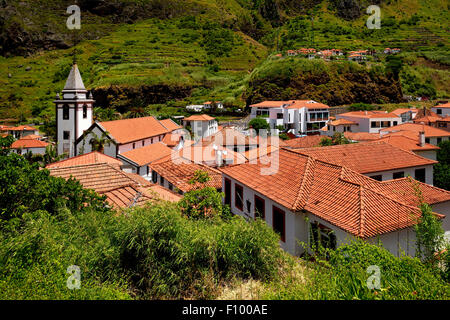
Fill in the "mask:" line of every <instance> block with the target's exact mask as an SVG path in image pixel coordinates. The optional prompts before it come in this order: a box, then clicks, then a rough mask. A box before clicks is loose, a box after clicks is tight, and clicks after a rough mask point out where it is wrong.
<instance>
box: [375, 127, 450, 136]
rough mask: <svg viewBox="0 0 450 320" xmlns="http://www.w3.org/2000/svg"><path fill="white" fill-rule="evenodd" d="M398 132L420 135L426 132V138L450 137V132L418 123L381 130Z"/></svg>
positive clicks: (382, 130)
mask: <svg viewBox="0 0 450 320" xmlns="http://www.w3.org/2000/svg"><path fill="white" fill-rule="evenodd" d="M397 131H412V132H415V133H416V134H418V133H419V132H422V131H423V132H425V137H427V138H428V137H430V138H431V137H450V132H448V131H445V130H442V129H439V128H434V127H431V126H427V125H425V124H418V123H403V124H399V125H397V126H393V127H389V128H384V129H381V130H380V132H385V133H386V132H391V133H393V132H397Z"/></svg>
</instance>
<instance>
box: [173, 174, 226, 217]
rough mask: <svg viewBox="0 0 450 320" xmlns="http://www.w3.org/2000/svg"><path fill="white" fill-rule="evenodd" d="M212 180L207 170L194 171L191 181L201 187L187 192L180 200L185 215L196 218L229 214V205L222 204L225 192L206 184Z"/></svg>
mask: <svg viewBox="0 0 450 320" xmlns="http://www.w3.org/2000/svg"><path fill="white" fill-rule="evenodd" d="M210 180H211V177H210V176H209V175H208V173H207V172H205V171H202V170H197V171H196V172H195V173H194V177H193V178H192V179H191V180H189V183H190V184H192V185H198V186H199V188H196V189H194V190H191V191H188V192H186V193H185V194H184V197H183V199H182V200H180V202H179V206H180V208H181V212H182V213H183V214H184V215H186V216H187V217H189V218H194V219H205V218H213V217H217V216H218V217H223V218H225V217H226V216H229V209H228V206H223V205H222V198H223V197H224V194H223V193H222V192H218V191H217V190H216V189H215V188H214V187H208V186H206V183H208V181H210Z"/></svg>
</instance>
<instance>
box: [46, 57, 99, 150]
mask: <svg viewBox="0 0 450 320" xmlns="http://www.w3.org/2000/svg"><path fill="white" fill-rule="evenodd" d="M87 94H88V91H87V90H86V88H85V87H84V84H83V80H82V79H81V75H80V71H79V70H78V66H77V64H76V63H75V64H74V65H73V67H72V70H70V74H69V77H68V78H67V81H66V85H65V86H64V89H63V91H62V97H60V95H59V93H58V94H56V100H55V101H54V103H55V106H56V143H57V146H58V154H63V153H66V154H67V155H68V157H69V158H71V157H74V156H76V154H77V150H76V147H75V140H76V139H78V138H79V137H80V136H81V135H82V134H83V131H84V130H86V129H88V128H89V127H90V126H91V125H92V117H93V114H92V112H93V105H94V101H95V100H93V99H92V93H90V94H89V97H88V96H87Z"/></svg>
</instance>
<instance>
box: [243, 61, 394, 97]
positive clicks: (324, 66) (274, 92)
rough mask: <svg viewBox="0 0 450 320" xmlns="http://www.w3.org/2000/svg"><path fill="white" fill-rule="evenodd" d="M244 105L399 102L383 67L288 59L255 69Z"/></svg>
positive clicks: (392, 79)
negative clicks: (304, 101)
mask: <svg viewBox="0 0 450 320" xmlns="http://www.w3.org/2000/svg"><path fill="white" fill-rule="evenodd" d="M245 97H246V102H247V104H252V103H258V102H260V101H263V100H272V99H273V100H289V99H313V100H316V101H320V102H323V103H327V104H329V105H331V106H336V105H342V104H351V103H353V102H354V101H359V102H365V103H387V102H401V101H402V90H401V86H400V83H399V81H398V80H395V79H394V77H393V75H392V74H389V73H388V72H387V71H386V70H385V68H384V67H383V66H380V65H373V66H369V67H365V66H361V65H358V64H356V63H352V62H347V61H342V62H325V61H322V60H307V59H296V58H288V59H283V60H278V59H277V60H273V61H270V60H269V61H268V62H266V63H264V64H263V65H261V66H260V67H258V68H256V69H255V70H254V71H253V73H252V75H251V77H250V80H249V84H248V88H247V91H246V93H245Z"/></svg>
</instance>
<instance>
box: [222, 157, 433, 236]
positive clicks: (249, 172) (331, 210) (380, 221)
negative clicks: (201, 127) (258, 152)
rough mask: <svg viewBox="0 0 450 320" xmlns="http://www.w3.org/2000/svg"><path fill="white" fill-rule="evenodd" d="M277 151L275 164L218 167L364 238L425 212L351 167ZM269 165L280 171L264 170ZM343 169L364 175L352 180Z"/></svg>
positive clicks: (403, 224)
mask: <svg viewBox="0 0 450 320" xmlns="http://www.w3.org/2000/svg"><path fill="white" fill-rule="evenodd" d="M276 153H278V156H276V155H275V156H274V157H273V161H275V162H276V164H274V163H272V162H269V164H268V165H264V164H262V163H261V162H258V163H256V164H251V163H245V164H241V165H236V166H229V167H224V168H221V169H220V170H221V171H222V172H223V173H224V175H225V176H229V177H231V178H233V179H235V180H237V181H238V183H239V184H242V185H246V186H247V187H249V188H251V189H253V190H255V191H256V192H258V193H260V194H262V195H264V196H266V197H268V198H270V199H272V200H273V201H275V202H276V203H278V204H279V205H281V206H283V207H285V208H287V209H289V210H291V211H293V212H299V211H301V210H306V211H308V212H311V213H312V214H314V215H316V216H318V217H320V218H322V219H324V220H325V221H328V222H329V223H331V224H333V225H335V226H337V227H339V228H341V229H343V230H345V231H346V232H348V233H350V234H352V235H354V236H357V237H360V238H371V237H374V236H377V235H380V234H384V233H388V232H393V231H396V230H400V229H403V228H406V227H410V226H412V225H414V224H415V223H416V221H417V220H416V219H417V218H418V217H419V216H420V214H421V213H420V210H419V209H418V208H417V207H414V206H410V205H407V204H405V203H401V202H400V201H398V200H397V199H396V198H392V197H390V196H389V195H387V194H385V193H383V192H382V191H380V190H376V189H374V188H373V187H372V186H371V185H370V181H375V180H373V179H370V178H367V177H364V176H362V175H361V174H358V173H357V172H354V171H352V170H350V169H347V168H344V167H341V166H338V165H333V164H329V163H326V162H323V161H319V160H316V159H314V158H311V157H308V156H305V155H301V154H298V153H295V152H292V151H289V150H285V149H280V150H279V151H278V152H275V154H276ZM269 166H272V167H277V168H278V170H276V171H275V172H273V174H264V175H263V174H261V170H262V169H264V168H266V169H267V168H268V167H269ZM345 172H350V173H351V174H350V176H357V177H361V179H353V180H355V181H349V179H348V178H346V177H343V176H344V173H345ZM346 175H347V176H348V175H349V174H348V173H347V174H346ZM249 176H251V177H252V179H248V177H249ZM367 182H369V183H367ZM440 217H442V216H440Z"/></svg>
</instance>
